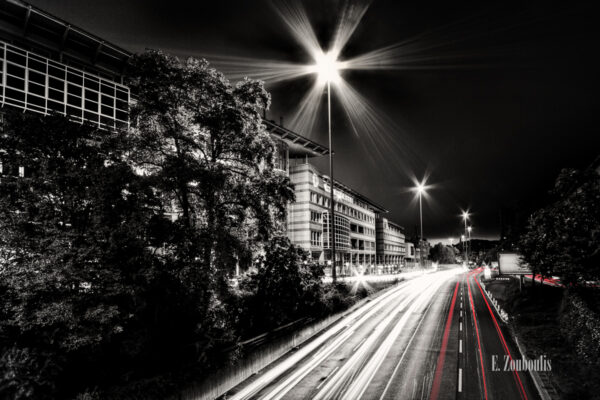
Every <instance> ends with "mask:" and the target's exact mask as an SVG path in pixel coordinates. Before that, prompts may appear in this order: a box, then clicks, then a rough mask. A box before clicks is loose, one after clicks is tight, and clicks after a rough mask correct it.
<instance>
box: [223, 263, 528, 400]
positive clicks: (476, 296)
mask: <svg viewBox="0 0 600 400" xmlns="http://www.w3.org/2000/svg"><path fill="white" fill-rule="evenodd" d="M478 273H479V271H471V272H466V271H465V270H463V269H462V268H458V267H456V268H450V269H445V270H441V271H437V272H434V273H429V274H425V275H421V276H418V277H415V278H413V279H411V280H409V281H406V282H402V283H401V284H399V285H397V286H396V287H394V288H393V289H391V290H388V291H386V292H385V293H383V294H382V295H380V296H378V297H376V298H375V299H373V300H372V301H370V302H367V303H365V304H364V305H363V306H361V307H359V308H357V309H355V310H354V311H353V312H351V313H349V314H348V315H346V316H345V317H343V318H342V319H341V320H339V321H338V322H336V323H335V324H334V325H332V326H331V327H330V328H328V329H327V330H325V331H324V332H322V333H321V334H320V335H318V336H317V337H315V338H313V339H312V340H311V341H310V342H308V343H305V344H304V345H303V346H301V347H300V348H299V349H297V350H296V351H294V352H291V353H289V354H288V355H286V356H285V357H283V358H282V359H281V360H279V361H278V362H277V363H275V364H274V365H272V366H270V367H269V368H267V369H265V370H263V371H261V372H260V373H259V374H256V375H255V376H254V377H253V378H251V379H249V380H248V381H246V382H244V383H242V384H241V385H239V386H238V387H236V388H235V389H233V390H232V391H230V392H229V393H228V394H226V396H225V397H226V398H227V399H240V400H241V399H264V400H268V399H537V398H538V395H537V392H536V391H535V387H534V386H533V383H532V381H531V378H530V377H529V374H528V373H525V372H519V373H517V372H511V371H492V356H497V357H498V359H497V361H498V365H499V368H500V369H502V368H503V367H504V356H505V355H506V356H508V357H512V358H519V357H518V356H517V354H518V353H517V351H516V348H515V346H514V344H513V343H512V341H511V339H510V337H509V335H508V334H507V332H506V330H505V328H504V327H503V326H502V323H501V321H500V320H499V319H497V316H496V315H495V314H494V310H493V307H492V306H491V303H490V302H489V300H488V299H486V298H485V294H484V291H483V290H482V289H481V288H480V285H479V284H478V281H477V280H476V275H477V274H478Z"/></svg>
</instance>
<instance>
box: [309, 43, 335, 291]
mask: <svg viewBox="0 0 600 400" xmlns="http://www.w3.org/2000/svg"><path fill="white" fill-rule="evenodd" d="M340 67H341V63H339V62H338V61H337V60H336V54H334V53H332V52H328V53H323V52H320V53H319V54H317V56H316V57H315V65H314V66H313V68H312V70H313V71H314V72H316V73H317V79H318V80H319V81H320V82H325V83H327V133H328V135H329V180H330V182H329V185H330V188H329V192H330V197H331V199H330V203H329V204H330V205H331V210H330V215H331V218H330V225H329V233H330V235H331V259H332V260H333V265H332V268H331V280H332V281H333V283H335V281H336V270H335V269H336V259H335V258H336V257H335V256H336V246H335V206H334V197H333V185H334V183H333V182H334V181H333V143H332V140H331V82H333V83H337V82H339V80H340V74H339V70H340Z"/></svg>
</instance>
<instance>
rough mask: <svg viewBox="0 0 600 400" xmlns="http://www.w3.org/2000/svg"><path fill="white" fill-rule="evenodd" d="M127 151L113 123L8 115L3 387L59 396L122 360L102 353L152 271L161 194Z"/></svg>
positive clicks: (132, 326)
mask: <svg viewBox="0 0 600 400" xmlns="http://www.w3.org/2000/svg"><path fill="white" fill-rule="evenodd" d="M125 150H126V141H125V138H124V136H123V134H122V133H108V132H100V131H97V130H95V129H94V128H91V127H88V126H86V125H77V124H73V123H70V122H69V121H67V120H66V119H65V118H63V117H56V116H49V117H45V118H44V117H39V116H32V115H29V114H23V113H15V114H8V115H7V117H6V121H5V126H4V132H3V134H2V135H0V157H1V159H2V164H3V175H2V177H1V179H0V226H1V227H2V235H1V236H0V240H1V243H0V248H2V249H3V251H4V256H3V258H2V260H1V266H0V295H1V296H2V308H0V350H1V352H2V360H3V361H2V362H1V363H0V364H1V366H0V370H1V372H0V376H1V377H2V378H0V379H2V382H1V383H0V388H1V389H0V390H2V392H3V393H2V397H3V398H7V397H8V398H40V399H43V398H55V397H65V396H66V395H67V394H68V393H72V392H71V390H75V389H77V385H85V384H86V383H90V382H91V381H92V380H93V381H95V382H102V381H103V380H104V379H105V378H106V377H107V376H111V375H112V374H114V373H115V372H116V371H121V369H120V368H118V367H116V365H111V366H109V365H107V364H105V363H104V361H105V360H106V359H107V358H110V357H109V356H108V354H113V352H116V353H119V352H120V351H123V350H124V349H123V347H120V344H123V341H124V340H126V338H131V337H132V336H135V333H134V332H137V329H139V325H140V322H139V318H138V315H139V311H140V310H141V309H143V308H144V304H145V300H144V298H145V296H144V289H143V287H144V286H145V285H147V284H148V283H149V282H152V281H153V279H154V278H155V277H156V276H157V275H158V274H157V270H159V268H157V267H158V265H157V260H156V259H155V257H154V256H153V252H152V251H151V249H149V247H148V244H147V241H146V237H147V230H146V227H147V221H148V220H149V219H150V218H151V217H152V215H154V210H155V207H156V206H157V205H158V204H157V202H156V201H155V199H154V196H153V193H152V191H151V190H150V187H148V186H147V185H145V183H144V181H143V179H141V178H140V177H139V176H138V175H136V174H135V173H134V171H133V170H132V169H131V168H130V167H129V166H128V165H127V164H126V163H125V162H124V161H123V155H124V152H125ZM20 167H23V168H24V174H21V175H24V176H21V177H19V176H18V175H19V174H18V172H19V169H20ZM22 171H23V170H22ZM140 346H141V344H139V345H138V347H137V348H136V349H139V347H140ZM127 351H129V352H130V353H134V354H135V353H136V350H135V349H132V348H130V349H127ZM90 360H92V361H90ZM113 361H114V360H113ZM108 364H111V363H108ZM112 371H114V372H112ZM117 373H118V372H117ZM66 376H68V377H69V378H70V379H71V382H69V383H67V382H65V377H66Z"/></svg>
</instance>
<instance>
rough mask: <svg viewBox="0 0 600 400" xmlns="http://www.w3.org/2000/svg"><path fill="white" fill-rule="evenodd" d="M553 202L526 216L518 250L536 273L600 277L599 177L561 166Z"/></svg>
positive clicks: (571, 277) (582, 278) (573, 278)
mask: <svg viewBox="0 0 600 400" xmlns="http://www.w3.org/2000/svg"><path fill="white" fill-rule="evenodd" d="M551 195H552V201H551V202H550V204H548V205H547V206H546V207H544V208H541V209H539V210H538V211H536V212H535V213H534V214H533V215H532V216H531V217H530V219H529V224H528V226H527V229H526V232H525V234H524V235H523V236H522V239H521V246H520V251H521V253H522V254H523V258H524V260H525V261H526V262H528V263H529V264H530V265H531V266H532V269H533V270H534V272H535V273H540V274H542V275H543V276H550V275H559V276H561V277H562V278H563V279H564V280H565V281H567V282H572V283H575V282H583V281H589V280H599V279H600V176H599V175H598V174H597V173H596V172H595V171H592V170H585V171H578V170H573V169H564V170H562V171H561V173H560V175H559V176H558V178H557V179H556V183H555V185H554V189H553V190H552V192H551Z"/></svg>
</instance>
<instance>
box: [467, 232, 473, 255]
mask: <svg viewBox="0 0 600 400" xmlns="http://www.w3.org/2000/svg"><path fill="white" fill-rule="evenodd" d="M472 229H473V227H472V226H469V227H468V228H467V231H468V232H469V236H468V239H467V252H468V251H470V247H471V230H472Z"/></svg>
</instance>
